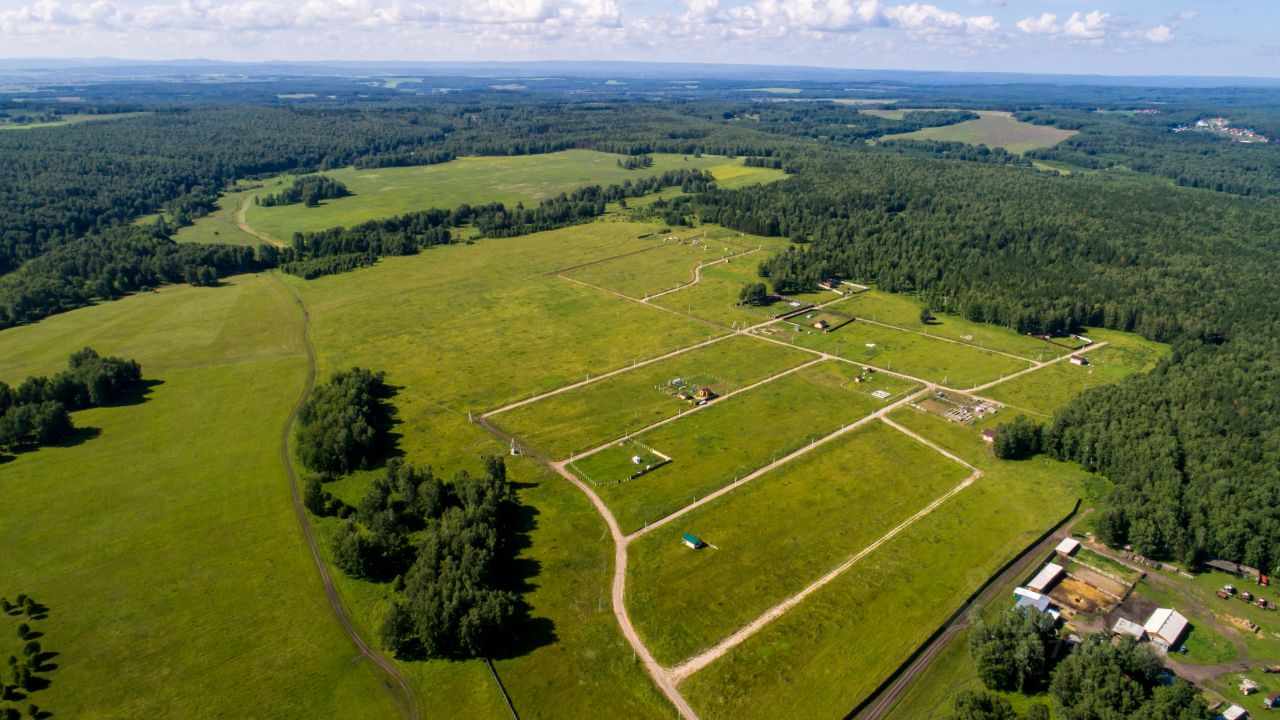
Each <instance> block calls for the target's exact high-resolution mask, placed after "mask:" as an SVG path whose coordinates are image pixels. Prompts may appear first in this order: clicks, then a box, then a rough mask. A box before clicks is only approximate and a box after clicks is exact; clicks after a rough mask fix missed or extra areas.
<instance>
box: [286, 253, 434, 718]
mask: <svg viewBox="0 0 1280 720" xmlns="http://www.w3.org/2000/svg"><path fill="white" fill-rule="evenodd" d="M277 280H279V278H278V277H277ZM280 282H281V283H282V284H284V285H285V287H286V288H288V290H289V293H290V294H291V295H292V296H293V300H294V302H295V303H297V304H298V309H299V310H301V311H302V344H303V346H304V347H305V348H306V349H307V383H306V386H305V387H304V388H303V390H302V395H301V396H300V397H299V398H298V402H297V403H295V404H294V406H293V410H292V411H290V413H289V419H288V421H286V422H285V424H284V430H282V431H281V433H280V463H281V464H282V465H283V466H284V471H285V474H286V475H288V477H289V494H290V497H291V499H292V500H293V512H294V514H296V515H297V517H298V525H299V526H300V527H301V528H302V534H303V535H305V536H306V538H307V546H308V547H309V548H310V549H311V559H312V560H314V561H315V564H316V570H317V571H318V572H319V573H320V581H321V582H322V583H324V591H325V594H326V595H327V596H328V597H329V607H330V608H332V609H333V614H334V616H335V617H336V618H337V619H338V624H339V625H341V626H342V629H343V630H345V631H346V633H347V636H348V637H350V638H351V642H352V644H354V645H355V646H356V649H357V650H359V651H360V654H361V655H363V656H364V657H366V658H368V659H369V661H370V662H372V663H373V664H374V665H376V666H377V667H378V668H379V669H380V670H382V672H383V673H385V674H386V676H387V679H386V680H384V681H383V685H384V686H385V687H386V688H387V690H388V691H390V692H392V695H393V698H394V700H395V703H396V705H398V706H399V707H400V710H401V711H402V712H403V713H404V715H405V717H406V718H408V719H409V720H418V717H419V716H418V701H417V699H416V698H415V697H414V694H413V688H412V687H411V686H410V685H409V681H408V680H406V679H405V677H404V675H402V674H400V670H399V668H397V667H396V666H395V664H394V663H392V662H391V661H390V660H387V659H386V658H385V657H383V655H382V654H381V653H379V652H378V651H376V650H374V649H373V648H371V647H369V644H368V643H367V642H365V640H364V638H362V637H361V636H360V633H359V632H358V631H357V630H356V628H355V625H353V624H352V622H351V618H350V617H348V616H347V611H346V609H345V608H344V607H343V606H342V598H341V597H340V596H339V595H338V589H337V588H336V587H334V584H333V578H332V577H331V576H330V575H329V567H328V566H327V565H325V562H324V558H323V557H322V556H321V555H320V544H319V543H318V542H316V536H315V532H314V531H313V530H312V529H311V519H310V518H308V517H307V510H306V508H305V507H303V505H302V494H301V492H300V490H299V487H298V475H297V473H296V472H295V471H294V469H293V462H292V459H291V458H290V456H289V436H290V435H292V434H293V425H294V423H295V422H297V420H298V413H300V412H301V411H302V406H303V405H305V404H306V402H307V398H309V397H311V390H312V389H313V388H314V387H315V384H316V364H317V363H316V351H315V348H314V347H313V346H312V345H311V338H310V335H309V331H310V329H311V313H310V312H309V311H308V310H307V306H306V304H305V303H303V301H302V296H300V295H299V294H298V291H297V290H295V289H294V287H293V286H292V285H290V284H289V283H287V282H284V281H283V280H280ZM397 686H398V687H399V693H398V695H399V697H395V696H396V695H397V693H396V692H395V690H396V687H397Z"/></svg>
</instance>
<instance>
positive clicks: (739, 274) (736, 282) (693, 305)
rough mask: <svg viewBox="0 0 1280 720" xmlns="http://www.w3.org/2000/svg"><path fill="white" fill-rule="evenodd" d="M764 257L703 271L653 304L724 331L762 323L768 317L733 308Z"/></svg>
mask: <svg viewBox="0 0 1280 720" xmlns="http://www.w3.org/2000/svg"><path fill="white" fill-rule="evenodd" d="M767 255H768V253H755V254H752V255H747V256H745V257H740V258H734V259H732V260H730V261H729V262H727V263H720V264H719V265H711V266H709V267H705V268H703V269H702V279H701V281H700V282H699V283H698V284H697V285H692V286H690V287H687V288H684V289H682V290H679V291H677V292H673V293H671V294H670V295H663V296H662V297H660V298H655V299H654V300H653V302H654V304H655V305H661V306H662V307H666V308H671V309H672V310H678V311H680V312H683V313H689V314H691V315H693V316H694V317H699V318H702V319H703V320H707V321H710V322H713V323H717V324H719V325H724V326H725V327H729V326H732V325H733V324H734V323H737V324H738V326H739V327H741V326H744V325H755V324H758V323H762V322H765V321H766V320H768V319H769V318H768V317H767V316H765V315H762V314H760V313H756V312H752V311H750V310H744V309H742V308H739V307H736V306H735V304H736V303H737V302H738V293H739V292H740V291H741V290H742V286H743V284H745V283H748V282H758V281H759V280H760V278H759V277H758V276H757V274H756V268H757V267H759V265H760V261H761V260H763V259H764V258H765V257H767ZM831 297H835V296H834V295H832V296H831Z"/></svg>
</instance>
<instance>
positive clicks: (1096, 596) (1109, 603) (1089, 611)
mask: <svg viewBox="0 0 1280 720" xmlns="http://www.w3.org/2000/svg"><path fill="white" fill-rule="evenodd" d="M1049 597H1051V598H1053V599H1054V601H1056V602H1057V603H1058V604H1059V605H1061V606H1063V607H1065V608H1069V609H1071V610H1073V611H1075V612H1077V613H1081V614H1084V615H1094V614H1096V613H1099V612H1108V611H1109V610H1111V608H1113V607H1115V605H1116V604H1117V600H1116V598H1114V597H1112V596H1111V595H1108V594H1106V593H1104V592H1102V591H1100V590H1098V589H1097V588H1095V587H1093V586H1092V585H1087V584H1085V583H1082V582H1080V581H1079V580H1075V579H1073V578H1065V579H1064V580H1062V582H1059V583H1058V584H1057V586H1055V587H1054V588H1053V590H1052V591H1050V592H1049Z"/></svg>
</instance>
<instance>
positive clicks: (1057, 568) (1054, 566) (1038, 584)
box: [1027, 563, 1063, 593]
mask: <svg viewBox="0 0 1280 720" xmlns="http://www.w3.org/2000/svg"><path fill="white" fill-rule="evenodd" d="M1062 572H1063V567H1062V566H1061V565H1059V564H1058V563H1049V564H1048V565H1045V566H1044V567H1043V568H1041V570H1040V572H1038V573H1036V576H1035V577H1033V578H1031V582H1029V583H1027V589H1029V590H1032V591H1034V592H1038V593H1042V592H1044V591H1045V590H1048V589H1049V588H1050V587H1051V586H1052V585H1053V584H1054V583H1055V582H1057V581H1058V578H1059V577H1060V576H1061V575H1062Z"/></svg>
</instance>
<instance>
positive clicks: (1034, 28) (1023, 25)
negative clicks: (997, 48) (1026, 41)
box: [1018, 12, 1062, 35]
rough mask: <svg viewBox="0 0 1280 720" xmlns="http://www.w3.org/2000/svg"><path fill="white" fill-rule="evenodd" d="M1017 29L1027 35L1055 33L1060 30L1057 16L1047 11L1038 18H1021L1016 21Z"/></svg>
mask: <svg viewBox="0 0 1280 720" xmlns="http://www.w3.org/2000/svg"><path fill="white" fill-rule="evenodd" d="M1018 29H1019V30H1021V31H1022V32H1024V33H1027V34H1028V35H1057V34H1058V33H1059V32H1061V31H1062V26H1060V25H1058V16H1057V15H1054V14H1053V13H1051V12H1047V13H1045V14H1043V15H1041V16H1040V17H1038V18H1030V17H1029V18H1023V19H1021V20H1019V21H1018Z"/></svg>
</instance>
